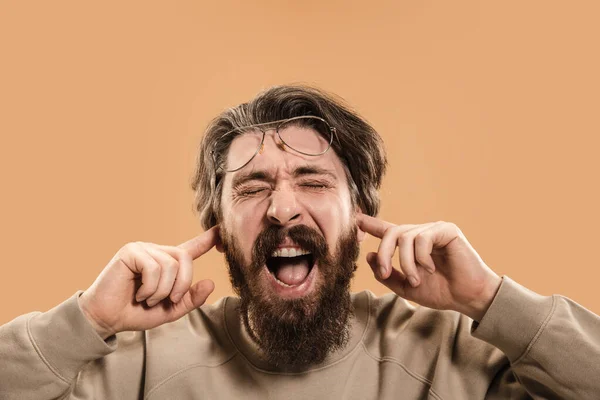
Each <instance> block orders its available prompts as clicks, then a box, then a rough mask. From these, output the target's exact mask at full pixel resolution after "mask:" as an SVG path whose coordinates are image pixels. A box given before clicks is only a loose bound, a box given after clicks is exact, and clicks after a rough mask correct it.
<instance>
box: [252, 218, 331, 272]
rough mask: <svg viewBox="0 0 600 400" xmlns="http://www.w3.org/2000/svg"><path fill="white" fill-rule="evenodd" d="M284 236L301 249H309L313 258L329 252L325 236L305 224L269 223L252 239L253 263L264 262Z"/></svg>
mask: <svg viewBox="0 0 600 400" xmlns="http://www.w3.org/2000/svg"><path fill="white" fill-rule="evenodd" d="M286 237H288V238H290V239H291V240H292V241H293V242H294V243H296V244H298V245H300V246H301V247H302V248H303V249H305V250H308V251H310V252H311V253H312V255H313V257H314V259H315V260H318V259H323V258H325V257H326V256H327V255H328V254H329V247H328V245H327V242H326V241H325V237H323V235H321V234H320V233H319V232H317V231H316V230H315V229H313V228H310V227H308V226H306V225H294V226H292V227H290V228H283V227H280V226H276V225H270V226H268V227H267V228H265V229H264V230H263V231H262V232H261V233H260V234H259V235H258V237H257V238H256V240H255V241H254V248H253V250H252V256H253V260H254V263H255V264H257V265H263V264H265V263H266V262H267V259H268V258H269V257H271V254H273V252H274V251H275V250H276V249H277V247H278V246H279V245H280V244H281V243H282V242H283V241H284V240H285V238H286Z"/></svg>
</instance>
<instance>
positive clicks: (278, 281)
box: [275, 277, 294, 287]
mask: <svg viewBox="0 0 600 400" xmlns="http://www.w3.org/2000/svg"><path fill="white" fill-rule="evenodd" d="M275 280H276V281H277V283H279V284H280V285H283V286H285V287H294V286H292V285H288V284H287V283H285V282H281V281H280V280H279V279H277V277H275Z"/></svg>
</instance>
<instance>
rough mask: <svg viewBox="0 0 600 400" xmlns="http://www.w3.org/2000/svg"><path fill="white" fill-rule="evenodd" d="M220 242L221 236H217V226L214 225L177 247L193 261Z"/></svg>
mask: <svg viewBox="0 0 600 400" xmlns="http://www.w3.org/2000/svg"><path fill="white" fill-rule="evenodd" d="M220 242H221V236H220V235H219V225H215V226H213V227H212V228H210V229H209V230H207V231H206V232H204V233H202V234H200V235H198V236H196V237H195V238H192V239H190V240H188V241H187V242H184V243H181V244H180V245H179V246H177V247H179V248H180V249H183V250H185V251H187V252H188V253H189V254H190V255H191V256H192V259H193V260H195V259H196V258H198V257H200V256H201V255H202V254H204V253H206V252H207V251H209V250H210V249H212V248H213V247H215V246H216V245H217V244H218V243H220Z"/></svg>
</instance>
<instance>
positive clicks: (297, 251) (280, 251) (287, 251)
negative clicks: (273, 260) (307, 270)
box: [271, 247, 310, 257]
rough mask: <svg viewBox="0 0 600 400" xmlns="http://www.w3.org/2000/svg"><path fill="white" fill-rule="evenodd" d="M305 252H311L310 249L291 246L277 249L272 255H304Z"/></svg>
mask: <svg viewBox="0 0 600 400" xmlns="http://www.w3.org/2000/svg"><path fill="white" fill-rule="evenodd" d="M304 254H310V251H308V250H304V249H297V248H295V247H291V248H283V249H277V250H275V251H274V252H273V254H271V257H297V256H303V255H304Z"/></svg>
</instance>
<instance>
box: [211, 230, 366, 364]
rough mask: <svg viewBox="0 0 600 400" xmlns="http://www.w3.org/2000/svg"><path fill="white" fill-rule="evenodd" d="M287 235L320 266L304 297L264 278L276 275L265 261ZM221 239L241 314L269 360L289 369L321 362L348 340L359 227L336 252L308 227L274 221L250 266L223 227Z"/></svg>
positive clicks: (256, 245)
mask: <svg viewBox="0 0 600 400" xmlns="http://www.w3.org/2000/svg"><path fill="white" fill-rule="evenodd" d="M286 237H288V238H290V239H291V240H292V241H293V242H294V243H296V244H297V245H299V246H301V247H302V248H303V249H305V250H308V251H310V252H311V254H312V263H313V264H312V266H311V267H312V268H314V267H315V265H316V266H318V271H316V272H318V273H319V274H318V275H317V276H315V278H316V279H315V282H314V288H313V290H312V291H311V292H310V293H308V294H306V295H305V296H303V297H300V298H293V299H287V298H281V297H280V296H278V295H277V294H276V293H275V292H274V291H273V290H272V289H271V288H270V285H268V282H267V280H266V279H264V278H265V273H271V272H268V271H265V269H266V268H265V265H267V263H268V262H269V259H270V257H271V254H272V253H273V251H274V250H276V249H277V247H278V246H279V245H280V244H281V243H282V242H283V240H284V239H285V238H286ZM222 242H223V249H224V252H225V257H226V260H227V263H228V266H229V276H230V280H231V284H232V286H233V289H234V291H235V292H236V293H237V294H238V296H239V297H240V306H239V310H238V311H239V312H240V317H241V318H242V321H243V323H244V326H245V328H246V330H247V331H248V333H249V334H250V336H251V337H252V338H253V339H254V340H255V341H256V342H257V343H258V345H259V346H260V348H261V350H262V357H263V358H265V361H267V362H269V363H271V364H273V365H276V366H289V367H297V366H308V365H314V364H319V363H321V362H322V361H324V360H325V358H326V357H327V355H328V354H330V353H331V352H334V351H336V350H338V349H341V348H343V347H344V346H345V345H346V344H347V342H348V339H349V336H350V333H349V331H350V329H349V320H350V317H351V316H352V315H353V308H352V303H351V301H350V282H351V280H352V277H353V275H354V271H356V260H357V259H358V255H359V245H358V241H357V229H356V226H354V225H353V226H352V228H351V229H350V230H348V231H347V232H345V233H344V234H343V235H341V237H340V239H339V240H338V243H337V248H336V252H335V253H334V254H332V253H331V252H330V251H329V248H328V245H327V242H326V241H325V238H324V237H323V236H322V235H321V234H319V233H318V232H317V231H316V230H314V229H312V228H309V227H308V226H306V225H295V226H293V227H291V228H282V227H279V226H275V225H270V226H268V227H267V228H266V229H265V230H263V231H262V232H261V233H260V234H259V236H258V237H257V239H256V240H255V242H254V247H253V251H252V260H251V262H250V265H246V263H245V262H244V256H243V253H242V251H241V248H240V246H239V245H238V242H237V240H236V238H235V237H234V236H233V235H232V234H231V233H230V232H227V231H225V230H223V232H222Z"/></svg>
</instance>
